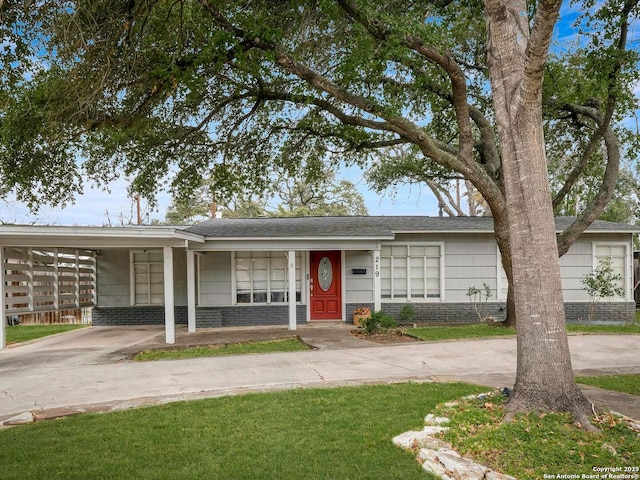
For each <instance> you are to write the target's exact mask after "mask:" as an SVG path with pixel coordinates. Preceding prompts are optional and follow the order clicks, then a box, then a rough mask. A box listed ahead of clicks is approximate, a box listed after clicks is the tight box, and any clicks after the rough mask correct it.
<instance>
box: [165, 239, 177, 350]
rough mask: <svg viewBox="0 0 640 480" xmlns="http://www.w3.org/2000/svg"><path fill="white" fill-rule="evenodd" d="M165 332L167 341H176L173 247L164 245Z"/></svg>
mask: <svg viewBox="0 0 640 480" xmlns="http://www.w3.org/2000/svg"><path fill="white" fill-rule="evenodd" d="M163 254H164V334H165V341H166V343H176V319H175V316H174V312H173V310H174V309H173V304H174V299H173V248H172V247H164V248H163Z"/></svg>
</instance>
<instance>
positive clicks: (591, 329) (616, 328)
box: [567, 323, 640, 334]
mask: <svg viewBox="0 0 640 480" xmlns="http://www.w3.org/2000/svg"><path fill="white" fill-rule="evenodd" d="M567 330H568V331H569V333H622V334H627V333H632V334H633V333H640V323H627V324H624V325H583V324H571V325H567Z"/></svg>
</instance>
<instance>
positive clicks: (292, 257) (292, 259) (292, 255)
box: [287, 250, 297, 330]
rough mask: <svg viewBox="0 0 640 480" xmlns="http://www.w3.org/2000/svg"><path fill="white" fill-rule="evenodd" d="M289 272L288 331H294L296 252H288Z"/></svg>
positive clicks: (295, 325) (295, 323) (295, 320)
mask: <svg viewBox="0 0 640 480" xmlns="http://www.w3.org/2000/svg"><path fill="white" fill-rule="evenodd" d="M287 261H288V264H289V268H288V272H289V330H296V328H297V318H296V252H295V250H289V254H288V259H287Z"/></svg>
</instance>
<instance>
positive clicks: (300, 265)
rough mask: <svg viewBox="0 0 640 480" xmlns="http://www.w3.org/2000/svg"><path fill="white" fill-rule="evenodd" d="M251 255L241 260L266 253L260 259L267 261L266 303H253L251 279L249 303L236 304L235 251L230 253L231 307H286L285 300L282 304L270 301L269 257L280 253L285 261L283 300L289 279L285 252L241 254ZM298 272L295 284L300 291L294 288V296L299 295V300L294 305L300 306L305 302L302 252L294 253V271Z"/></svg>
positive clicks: (258, 251) (271, 251)
mask: <svg viewBox="0 0 640 480" xmlns="http://www.w3.org/2000/svg"><path fill="white" fill-rule="evenodd" d="M247 252H248V253H251V254H252V256H250V257H243V258H250V259H253V253H263V252H264V253H266V254H267V256H266V257H260V258H265V259H266V260H267V291H266V294H267V296H266V297H267V301H266V302H254V301H253V277H252V278H251V290H250V292H249V298H250V301H249V302H238V272H237V269H236V259H237V258H238V257H237V253H238V252H236V251H232V252H231V304H232V305H288V304H289V301H288V300H285V301H282V302H273V301H272V300H271V293H272V292H271V259H272V257H271V255H272V254H273V253H278V254H279V253H282V254H283V257H282V258H284V260H285V278H284V282H285V287H284V293H285V298H286V294H287V293H288V291H289V277H288V275H287V272H288V270H289V269H288V261H287V255H288V253H287V252H282V251H280V250H267V251H262V250H246V251H243V253H247ZM298 270H299V271H300V278H297V277H296V283H298V282H300V290H299V291H298V289H297V287H296V296H297V295H298V293H299V294H300V300H297V299H296V302H295V303H296V304H298V305H300V304H303V303H304V301H305V295H304V291H305V286H304V283H305V256H304V252H302V251H299V250H297V251H296V271H298Z"/></svg>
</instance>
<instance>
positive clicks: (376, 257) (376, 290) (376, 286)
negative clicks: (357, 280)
mask: <svg viewBox="0 0 640 480" xmlns="http://www.w3.org/2000/svg"><path fill="white" fill-rule="evenodd" d="M371 259H372V263H373V311H374V312H377V311H379V310H381V309H382V297H381V295H382V293H381V289H380V288H381V285H380V249H377V250H373V251H372V252H371Z"/></svg>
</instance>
